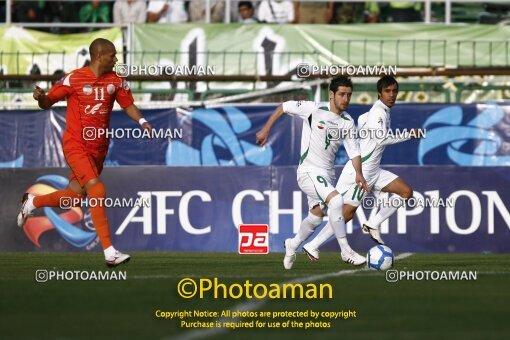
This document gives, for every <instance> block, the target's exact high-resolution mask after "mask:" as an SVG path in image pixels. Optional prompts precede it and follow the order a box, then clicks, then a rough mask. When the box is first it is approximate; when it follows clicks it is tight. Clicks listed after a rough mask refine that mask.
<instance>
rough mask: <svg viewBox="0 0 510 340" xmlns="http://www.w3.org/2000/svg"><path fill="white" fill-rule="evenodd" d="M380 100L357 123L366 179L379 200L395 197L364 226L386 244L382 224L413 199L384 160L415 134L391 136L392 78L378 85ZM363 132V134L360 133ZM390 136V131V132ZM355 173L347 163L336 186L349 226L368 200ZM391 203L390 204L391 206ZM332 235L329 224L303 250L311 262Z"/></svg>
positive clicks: (395, 85) (394, 86) (394, 91)
mask: <svg viewBox="0 0 510 340" xmlns="http://www.w3.org/2000/svg"><path fill="white" fill-rule="evenodd" d="M377 92H378V93H379V100H378V101H377V102H375V104H374V105H373V106H372V108H371V109H370V111H369V112H367V113H365V114H363V115H361V116H360V117H359V119H358V128H359V130H360V132H359V134H360V135H361V136H362V137H364V138H360V150H361V161H362V170H363V175H364V176H365V178H366V180H367V184H368V187H369V188H370V189H372V191H373V194H374V196H375V197H376V200H377V198H378V197H379V196H380V195H381V192H384V193H393V194H394V197H392V198H391V199H389V200H387V202H388V204H385V205H383V206H382V207H381V209H380V210H379V212H378V213H377V214H376V215H375V216H374V217H373V218H371V219H369V221H368V222H367V223H366V224H364V225H363V227H362V229H363V230H364V231H367V232H369V233H370V237H372V239H373V240H374V241H375V242H377V243H379V244H384V241H383V240H382V238H381V235H380V233H379V226H380V225H381V223H382V222H383V221H384V220H386V219H387V218H389V217H390V216H391V215H392V214H393V213H394V212H395V211H397V209H398V207H399V206H400V205H402V204H404V203H405V200H407V199H409V198H411V197H412V196H413V189H412V188H411V187H410V186H409V184H407V183H406V182H405V181H404V180H403V179H402V178H400V177H398V176H397V175H395V174H394V173H392V172H390V171H387V170H384V169H381V166H380V165H381V158H382V155H383V152H384V149H385V148H386V146H387V145H391V144H396V143H400V142H403V141H406V140H409V139H410V138H411V136H414V135H417V134H415V133H407V134H405V135H404V136H399V135H398V134H393V133H389V132H388V131H390V121H391V119H390V109H391V107H393V105H395V101H396V99H397V94H398V83H397V81H396V80H395V78H393V77H391V76H384V77H382V78H381V79H379V81H378V82H377ZM361 130H364V131H361ZM390 132H391V131H390ZM354 176H355V172H354V168H353V165H352V163H351V162H348V163H347V164H346V165H345V167H344V169H343V170H342V173H341V174H340V178H339V179H338V183H337V185H336V189H337V191H338V192H340V193H341V195H342V196H343V199H344V203H345V205H344V218H345V221H346V222H348V221H350V220H351V219H352V218H353V217H354V213H355V212H356V209H357V208H358V206H359V205H360V203H361V201H362V200H363V198H364V196H365V192H364V191H362V190H359V188H358V187H357V186H356V185H355V179H354ZM390 203H391V204H390ZM333 234H334V233H333V231H332V230H331V227H330V226H329V224H327V225H326V226H325V227H324V228H323V229H322V230H321V231H320V233H319V234H318V235H317V236H316V237H315V238H314V239H313V240H312V241H310V242H309V243H307V244H305V245H304V246H303V251H304V252H305V253H306V254H307V255H308V257H309V258H310V259H311V260H312V261H316V260H318V259H319V250H318V249H319V247H320V246H321V245H322V244H323V243H324V242H326V241H327V240H328V239H329V238H330V237H331V236H332V235H333Z"/></svg>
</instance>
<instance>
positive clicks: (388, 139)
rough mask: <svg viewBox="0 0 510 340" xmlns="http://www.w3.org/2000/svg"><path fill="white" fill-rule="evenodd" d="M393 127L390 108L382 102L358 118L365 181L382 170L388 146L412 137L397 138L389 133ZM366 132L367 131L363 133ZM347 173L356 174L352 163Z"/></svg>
mask: <svg viewBox="0 0 510 340" xmlns="http://www.w3.org/2000/svg"><path fill="white" fill-rule="evenodd" d="M390 125H391V117H390V108H389V107H387V106H386V105H384V104H383V103H382V102H381V101H380V100H378V101H376V102H375V104H374V105H373V106H372V108H371V109H370V111H368V112H367V113H364V114H362V115H361V116H359V118H358V129H359V131H360V132H359V133H360V135H361V136H362V137H364V138H360V139H359V145H360V150H361V164H362V171H363V175H364V177H365V179H367V180H368V178H370V177H371V176H375V175H376V174H377V173H378V171H379V170H380V169H381V159H382V155H383V153H384V149H385V148H386V146H387V145H391V144H396V143H400V142H403V141H406V140H409V139H410V137H409V136H407V137H395V136H394V135H393V134H392V133H389V132H388V131H389V130H390ZM361 130H365V131H361ZM344 170H345V171H347V172H348V173H351V172H352V173H354V167H353V165H352V162H348V163H347V164H346V166H345V169H344Z"/></svg>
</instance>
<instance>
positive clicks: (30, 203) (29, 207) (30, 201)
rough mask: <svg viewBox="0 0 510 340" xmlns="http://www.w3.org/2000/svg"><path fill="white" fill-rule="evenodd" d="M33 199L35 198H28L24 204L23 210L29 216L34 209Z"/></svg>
mask: <svg viewBox="0 0 510 340" xmlns="http://www.w3.org/2000/svg"><path fill="white" fill-rule="evenodd" d="M34 197H35V196H32V195H30V196H28V199H27V203H26V204H25V208H26V209H27V212H28V213H29V214H30V213H31V212H32V211H34V210H35V209H36V208H35V206H34Z"/></svg>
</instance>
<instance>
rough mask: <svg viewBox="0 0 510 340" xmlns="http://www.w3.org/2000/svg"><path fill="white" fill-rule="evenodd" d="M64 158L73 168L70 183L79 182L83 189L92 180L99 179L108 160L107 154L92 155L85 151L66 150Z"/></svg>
mask: <svg viewBox="0 0 510 340" xmlns="http://www.w3.org/2000/svg"><path fill="white" fill-rule="evenodd" d="M64 156H65V158H66V161H67V164H68V165H69V167H70V168H71V171H72V173H71V176H70V177H69V182H71V181H73V180H75V179H76V180H78V182H79V183H80V186H81V187H82V188H84V187H85V184H87V183H88V182H89V181H90V180H93V179H94V178H98V177H99V175H101V172H102V171H103V163H104V160H105V158H106V154H98V155H95V154H91V153H87V152H85V151H83V150H77V149H73V150H68V151H67V150H65V149H64Z"/></svg>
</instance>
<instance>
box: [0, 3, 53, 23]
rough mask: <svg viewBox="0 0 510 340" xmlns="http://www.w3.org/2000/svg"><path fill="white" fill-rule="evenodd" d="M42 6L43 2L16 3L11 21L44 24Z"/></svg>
mask: <svg viewBox="0 0 510 340" xmlns="http://www.w3.org/2000/svg"><path fill="white" fill-rule="evenodd" d="M44 5H45V4H44V2H42V3H41V2H31V1H30V2H28V1H23V2H17V3H15V4H14V11H13V14H14V15H13V18H12V19H13V21H16V22H44V13H43V10H44ZM4 13H5V9H4Z"/></svg>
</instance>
